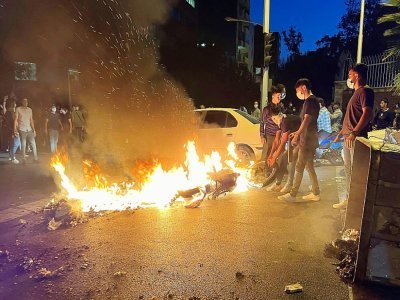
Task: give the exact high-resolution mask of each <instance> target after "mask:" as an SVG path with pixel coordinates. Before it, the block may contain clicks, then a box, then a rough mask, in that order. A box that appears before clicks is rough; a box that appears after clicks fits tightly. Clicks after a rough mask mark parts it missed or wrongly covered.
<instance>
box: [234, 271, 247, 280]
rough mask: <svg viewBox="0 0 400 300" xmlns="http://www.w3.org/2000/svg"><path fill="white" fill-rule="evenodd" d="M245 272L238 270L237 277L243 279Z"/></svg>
mask: <svg viewBox="0 0 400 300" xmlns="http://www.w3.org/2000/svg"><path fill="white" fill-rule="evenodd" d="M244 277H245V276H244V274H243V273H242V272H236V279H237V280H242V279H243V278H244Z"/></svg>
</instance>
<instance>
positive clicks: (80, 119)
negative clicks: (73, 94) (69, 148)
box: [71, 105, 85, 142]
mask: <svg viewBox="0 0 400 300" xmlns="http://www.w3.org/2000/svg"><path fill="white" fill-rule="evenodd" d="M71 121H72V130H73V132H74V135H75V137H76V138H77V139H78V141H80V142H83V141H84V139H85V137H84V134H85V117H84V115H83V113H82V111H80V110H79V105H75V106H72V112H71Z"/></svg>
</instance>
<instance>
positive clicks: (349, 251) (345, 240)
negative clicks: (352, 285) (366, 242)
mask: <svg viewBox="0 0 400 300" xmlns="http://www.w3.org/2000/svg"><path fill="white" fill-rule="evenodd" d="M359 237H360V236H359V232H358V231H357V230H355V229H347V230H345V231H344V232H343V234H342V237H341V238H340V239H336V240H334V241H332V242H331V243H329V244H327V245H325V251H324V255H325V257H329V258H336V259H338V260H339V263H337V264H335V265H336V266H337V267H336V272H337V273H338V274H339V276H340V278H341V279H342V280H343V281H344V282H349V281H352V280H353V278H354V271H355V266H356V260H357V250H358V244H359Z"/></svg>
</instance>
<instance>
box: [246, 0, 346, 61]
mask: <svg viewBox="0 0 400 300" xmlns="http://www.w3.org/2000/svg"><path fill="white" fill-rule="evenodd" d="M269 1H270V3H271V5H270V7H271V11H270V31H279V32H282V31H283V30H288V29H289V27H290V26H291V25H294V26H295V27H296V29H297V30H298V31H300V32H301V33H302V34H303V38H304V42H303V43H302V44H301V51H302V52H304V51H307V50H314V49H315V48H316V44H315V43H316V41H317V40H319V39H321V38H322V37H323V36H324V35H326V34H327V35H332V34H334V33H336V32H338V28H337V26H338V24H339V22H340V18H341V17H342V16H343V15H344V12H345V1H344V0H329V1H326V0H308V1H301V0H286V1H282V0H269ZM263 12H264V0H250V18H251V20H252V21H254V22H257V23H261V24H262V23H263ZM281 46H282V54H281V55H282V56H286V55H287V50H286V48H285V46H284V43H283V41H282V45H281Z"/></svg>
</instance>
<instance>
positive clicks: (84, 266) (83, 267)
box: [81, 263, 89, 270]
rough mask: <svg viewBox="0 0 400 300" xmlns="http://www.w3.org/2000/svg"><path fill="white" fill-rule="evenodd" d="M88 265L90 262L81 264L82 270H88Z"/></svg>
mask: <svg viewBox="0 0 400 300" xmlns="http://www.w3.org/2000/svg"><path fill="white" fill-rule="evenodd" d="M88 267H89V264H88V263H84V264H82V265H81V269H82V270H86V269H87V268H88Z"/></svg>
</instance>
